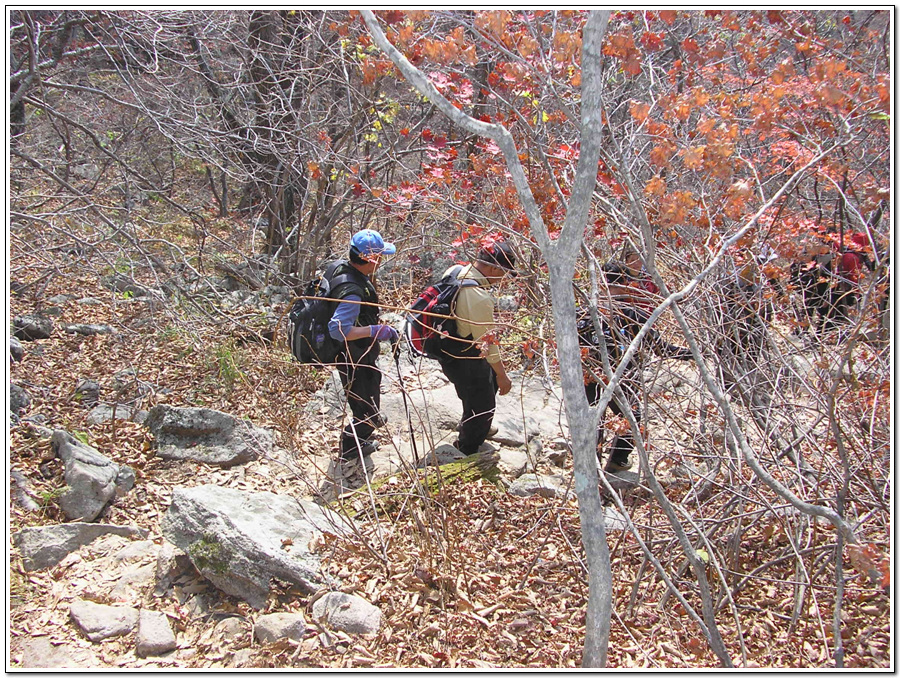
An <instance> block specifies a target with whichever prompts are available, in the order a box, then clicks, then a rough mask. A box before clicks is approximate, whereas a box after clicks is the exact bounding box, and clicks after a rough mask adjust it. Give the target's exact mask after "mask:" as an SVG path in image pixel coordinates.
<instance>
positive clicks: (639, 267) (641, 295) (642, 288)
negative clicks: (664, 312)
mask: <svg viewBox="0 0 900 678" xmlns="http://www.w3.org/2000/svg"><path fill="white" fill-rule="evenodd" d="M622 263H623V264H624V266H625V272H626V275H627V278H628V281H627V284H628V287H630V288H631V293H630V298H631V302H632V303H633V305H635V306H637V307H638V308H642V309H646V310H650V309H652V308H653V307H654V306H656V297H657V295H658V294H659V288H658V287H657V286H656V283H654V282H653V280H652V279H651V278H650V274H649V273H647V269H646V268H644V262H643V260H642V259H641V255H640V254H638V251H637V250H635V249H632V248H631V247H630V246H629V247H628V249H627V250H625V255H624V258H623V262H622Z"/></svg>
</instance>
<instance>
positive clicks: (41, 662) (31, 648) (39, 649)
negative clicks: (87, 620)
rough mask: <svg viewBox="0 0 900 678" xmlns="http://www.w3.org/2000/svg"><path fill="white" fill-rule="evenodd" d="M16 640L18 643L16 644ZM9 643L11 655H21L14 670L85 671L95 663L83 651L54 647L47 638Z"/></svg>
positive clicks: (35, 637)
mask: <svg viewBox="0 0 900 678" xmlns="http://www.w3.org/2000/svg"><path fill="white" fill-rule="evenodd" d="M16 640H18V642H16ZM16 640H13V642H12V643H11V648H10V649H11V653H10V654H11V655H16V654H21V659H20V663H18V664H14V665H13V667H14V668H22V669H85V668H90V667H91V666H92V665H93V664H94V663H95V662H93V661H91V659H92V658H91V656H90V655H89V654H88V653H87V652H85V651H84V650H77V649H74V648H69V647H66V645H65V644H62V645H54V644H53V643H52V642H51V641H50V638H49V637H47V636H34V637H28V638H24V639H16Z"/></svg>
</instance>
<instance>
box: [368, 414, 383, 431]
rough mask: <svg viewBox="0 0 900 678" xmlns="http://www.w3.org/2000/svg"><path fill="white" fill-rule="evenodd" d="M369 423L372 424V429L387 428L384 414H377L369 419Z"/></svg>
mask: <svg viewBox="0 0 900 678" xmlns="http://www.w3.org/2000/svg"><path fill="white" fill-rule="evenodd" d="M369 423H370V424H372V428H382V427H383V426H387V423H388V418H387V415H386V414H385V413H384V412H379V413H378V414H376V415H375V416H374V417H371V418H370V419H369Z"/></svg>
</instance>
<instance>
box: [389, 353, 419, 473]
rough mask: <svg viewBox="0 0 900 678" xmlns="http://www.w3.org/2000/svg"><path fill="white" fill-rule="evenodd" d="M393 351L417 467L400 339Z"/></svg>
mask: <svg viewBox="0 0 900 678" xmlns="http://www.w3.org/2000/svg"><path fill="white" fill-rule="evenodd" d="M391 350H392V351H393V352H394V364H395V365H396V366H397V381H399V382H400V393H402V394H403V409H404V410H406V423H407V424H408V425H409V442H410V445H412V451H413V459H414V460H415V462H416V466H418V465H419V451H418V450H417V449H416V436H415V433H414V432H413V425H412V417H411V416H410V414H409V403H408V402H407V400H406V387H405V386H404V385H403V375H402V374H400V339H399V337H398V338H397V341H395V342H394V344H393V346H391Z"/></svg>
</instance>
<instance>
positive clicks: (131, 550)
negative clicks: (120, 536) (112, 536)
mask: <svg viewBox="0 0 900 678" xmlns="http://www.w3.org/2000/svg"><path fill="white" fill-rule="evenodd" d="M161 548H162V547H161V546H157V545H156V544H155V543H154V542H153V540H152V539H142V540H141V541H133V542H131V543H129V544H127V545H126V546H124V547H123V548H121V549H119V550H118V551H116V553H115V555H114V556H113V557H114V558H115V559H116V560H118V561H122V560H129V559H131V558H143V557H144V556H147V555H150V554H152V553H154V552H157V553H158V552H159V550H160V549H161Z"/></svg>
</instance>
